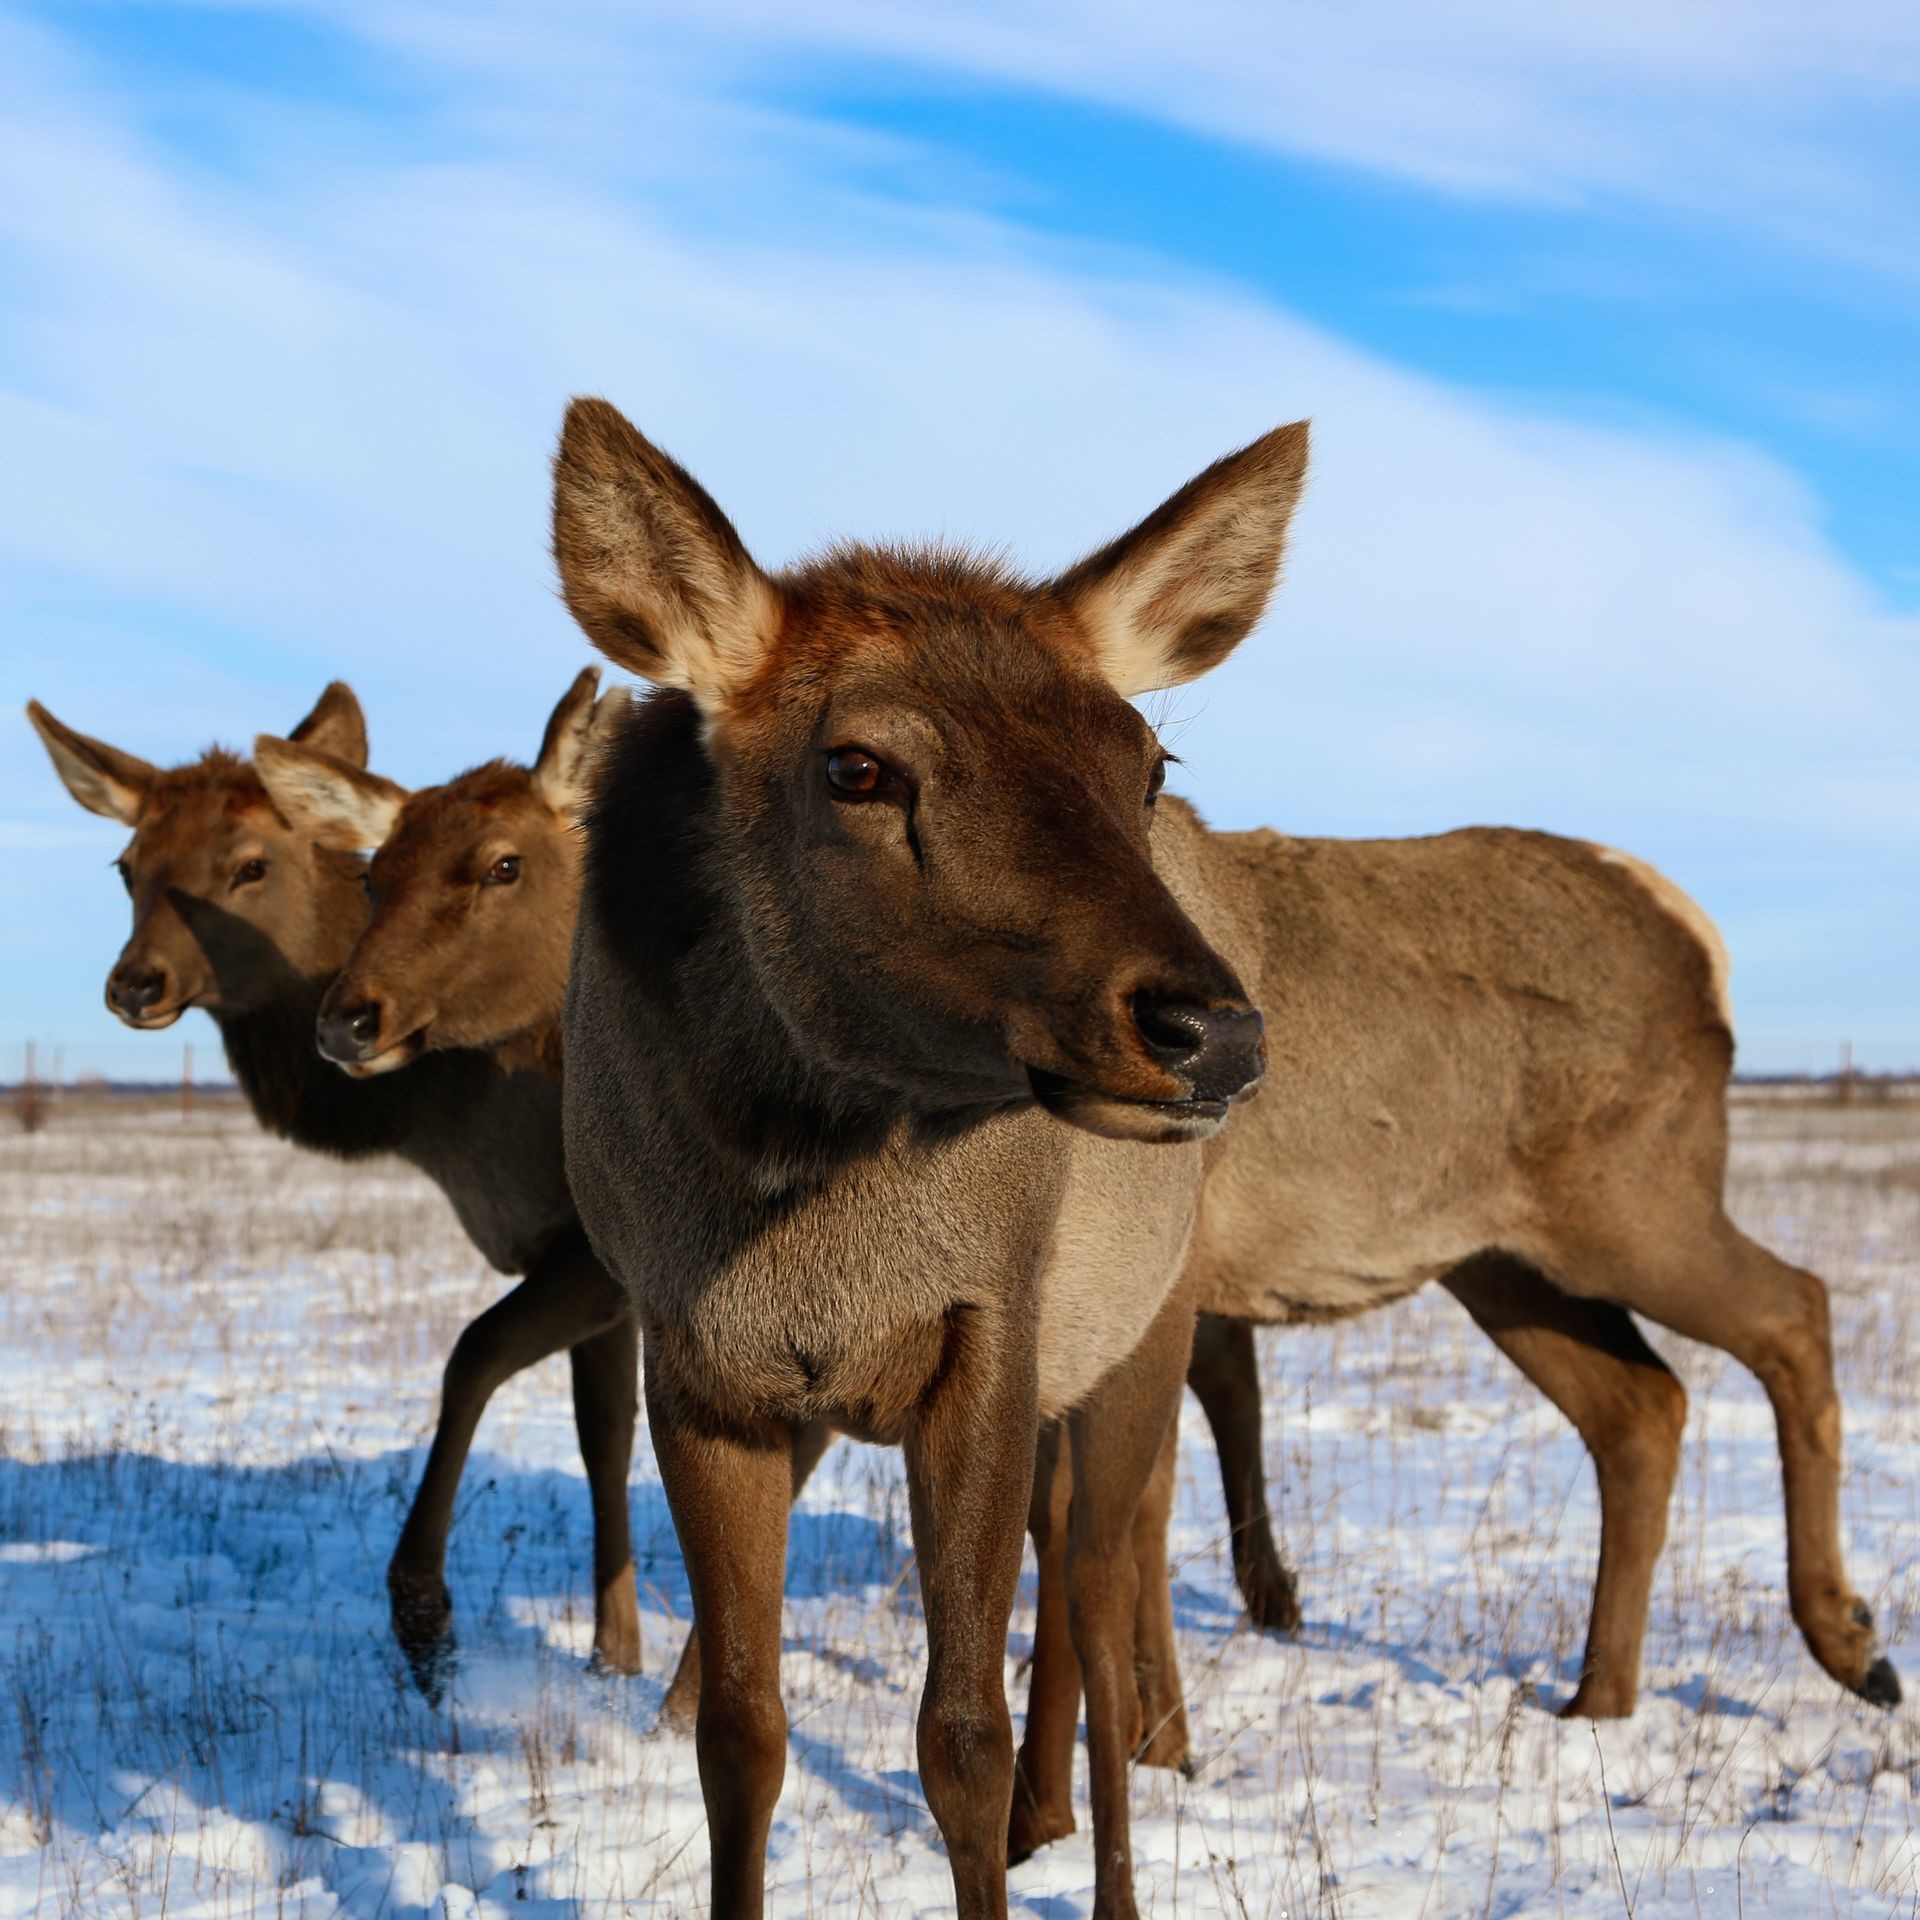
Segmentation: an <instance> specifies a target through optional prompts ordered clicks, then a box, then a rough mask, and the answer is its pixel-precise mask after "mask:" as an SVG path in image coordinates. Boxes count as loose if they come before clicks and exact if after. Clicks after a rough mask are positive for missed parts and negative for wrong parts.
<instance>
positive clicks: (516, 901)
mask: <svg viewBox="0 0 1920 1920" xmlns="http://www.w3.org/2000/svg"><path fill="white" fill-rule="evenodd" d="M597 678H598V676H597V674H595V673H593V672H591V671H589V672H587V673H583V674H582V675H581V676H580V678H579V679H578V680H577V681H576V682H575V684H574V686H573V687H572V689H571V690H570V691H569V692H568V694H567V695H566V697H565V698H564V699H563V700H562V701H561V703H560V706H559V707H558V708H557V709H556V710H555V712H554V715H553V718H552V720H551V721H550V722H549V724H548V729H547V740H546V744H545V745H544V747H543V748H542V752H541V757H540V760H539V761H538V762H537V763H536V764H535V765H534V766H532V767H524V766H519V765H516V764H514V763H513V762H510V761H505V760H492V761H489V762H487V763H486V764H485V765H484V766H480V767H475V768H473V769H471V770H470V771H468V772H466V773H463V774H461V775H459V776H458V777H457V778H455V779H453V780H449V781H447V782H445V783H444V784H442V785H438V786H431V787H420V788H416V789H414V790H413V791H411V792H408V791H407V790H405V789H404V788H402V787H400V786H398V785H397V784H396V783H395V782H393V781H391V780H388V779H385V778H383V777H382V776H380V775H379V774H375V773H369V772H367V771H366V770H365V769H364V768H362V767H359V766H356V765H354V764H352V763H351V762H349V761H346V760H343V759H342V758H340V757H339V756H338V755H336V754H330V753H327V752H326V751H324V750H323V749H320V748H317V747H315V746H313V745H312V744H311V743H298V742H293V741H287V740H280V739H276V738H275V737H274V736H272V735H270V734H262V735H261V736H260V738H259V739H258V740H256V741H255V742H254V763H255V765H256V766H257V767H258V768H259V771H260V776H261V778H262V780H263V781H264V782H265V784H266V787H267V790H268V792H269V793H270V794H271V795H272V796H273V800H274V803H275V805H276V806H277V807H278V808H279V810H280V812H281V813H282V814H283V815H284V816H285V817H286V818H287V819H288V820H289V821H291V822H292V823H293V824H294V825H295V826H296V827H298V828H300V829H301V830H302V831H303V832H305V833H307V834H308V835H310V836H311V837H312V838H314V839H315V840H316V841H317V842H319V843H320V844H321V845H326V846H355V847H362V846H364V847H369V848H371V849H372V850H373V851H372V858H371V861H370V862H369V866H368V870H367V892H368V895H369V897H370V898H371V900H372V902H373V911H372V917H371V918H370V919H369V921H368V923H367V926H366V928H365V931H364V932H362V934H361V935H360V938H359V940H358V942H357V943H356V945H355V947H354V949H353V952H352V953H351V955H350V956H349V957H348V958H347V960H346V961H345V963H344V964H343V965H342V966H341V968H340V970H339V972H338V974H337V975H336V976H335V978H334V981H333V984H332V985H331V986H330V987H329V988H328V990H327V994H326V997H325V999H324V1000H322V1002H321V1003H320V1009H319V1020H318V1031H319V1034H320V1048H321V1051H322V1052H323V1053H325V1054H326V1055H327V1056H328V1057H329V1058H332V1059H334V1060H336V1061H338V1062H340V1063H341V1064H342V1065H344V1066H346V1067H347V1069H348V1071H350V1072H360V1073H365V1072H367V1071H369V1070H371V1069H374V1068H384V1067H386V1066H388V1065H390V1064H391V1065H397V1064H400V1063H402V1062H404V1061H409V1060H413V1059H416V1058H418V1057H419V1056H420V1055H421V1054H422V1053H425V1052H430V1051H432V1050H434V1049H436V1048H440V1047H471V1048H477V1049H480V1050H483V1051H485V1052H488V1053H490V1054H492V1055H493V1057H494V1058H495V1059H496V1060H497V1061H499V1062H500V1063H501V1064H502V1065H511V1064H514V1063H520V1062H531V1063H534V1064H535V1065H536V1066H537V1067H538V1069H539V1070H540V1071H543V1072H547V1073H550V1074H552V1075H554V1076H555V1077H556V1078H557V1077H558V1076H559V1073H560V1069H561V1060H562V1047H561V1037H560V1017H561V1010H562V1006H563V1003H564V1000H565V997H566V987H567V968H568V961H569V959H570V956H571V951H572V944H573V928H574V921H575V918H576V916H577V913H578V910H579V892H580V860H579V849H580V836H579V834H578V832H577V830H576V828H575V826H574V823H573V818H572V811H571V807H570V806H568V807H561V808H556V806H555V804H554V793H553V791H552V789H553V786H554V782H555V779H556V775H555V771H554V767H555V763H556V761H557V759H558V757H559V755H560V754H561V753H562V752H563V751H567V750H568V749H567V743H568V742H576V743H577V744H575V745H574V746H573V747H572V748H571V751H572V752H573V753H575V754H577V755H578V756H580V760H581V762H584V758H585V756H586V754H587V751H588V742H587V740H586V738H585V736H584V727H585V725H586V721H587V716H588V713H589V710H590V709H592V708H593V695H594V688H595V683H596V681H597ZM623 698H624V696H622V695H618V694H610V695H608V696H607V697H606V698H605V699H604V700H602V701H601V702H600V703H599V707H598V709H597V710H594V711H593V714H592V726H593V729H594V731H595V733H596V734H598V735H601V736H603V737H604V736H605V734H606V733H607V731H608V718H607V716H608V714H609V712H611V711H612V710H613V709H614V705H615V703H616V702H618V701H620V700H622V699H623ZM560 777H561V778H563V779H564V780H565V782H566V783H567V787H568V792H569V794H571V793H572V792H573V791H574V790H576V789H577V788H578V787H579V785H580V784H581V783H582V781H583V778H584V775H583V772H582V770H581V765H580V764H575V763H574V762H571V761H569V762H567V763H565V766H564V772H563V774H562V775H561V776H560ZM579 1305H580V1309H581V1311H582V1312H583V1313H584V1314H587V1315H588V1316H590V1317H593V1318H596V1319H597V1318H598V1316H599V1315H600V1314H601V1313H602V1311H603V1302H602V1300H601V1297H600V1294H599V1292H598V1291H595V1292H593V1293H590V1294H588V1295H587V1296H585V1297H583V1298H582V1299H581V1301H580V1302H579ZM564 1307H565V1302H564V1299H563V1298H561V1297H560V1296H559V1295H558V1293H557V1291H556V1293H555V1295H554V1296H553V1298H552V1311H553V1312H554V1313H555V1314H560V1313H562V1312H563V1311H564ZM1245 1334H1246V1329H1245V1328H1243V1327H1228V1326H1226V1325H1225V1324H1224V1323H1222V1324H1219V1325H1215V1324H1214V1323H1211V1322H1210V1323H1209V1324H1208V1326H1207V1328H1206V1331H1205V1337H1204V1339H1203V1340H1202V1341H1200V1342H1197V1343H1196V1353H1195V1359H1194V1364H1193V1366H1192V1368H1191V1369H1190V1371H1189V1384H1190V1385H1192V1386H1193V1387H1194V1388H1195V1390H1196V1392H1197V1393H1198V1394H1199V1395H1200V1397H1201V1400H1202V1403H1203V1405H1204V1406H1205V1407H1206V1409H1207V1410H1208V1411H1209V1413H1210V1414H1211V1415H1213V1416H1215V1419H1216V1430H1217V1431H1218V1432H1219V1434H1220V1437H1221V1453H1222V1471H1223V1477H1224V1478H1225V1480H1226V1481H1227V1483H1228V1485H1229V1486H1230V1487H1231V1486H1232V1485H1234V1484H1236V1475H1242V1476H1244V1474H1245V1473H1246V1472H1247V1468H1246V1467H1245V1465H1244V1463H1243V1462H1241V1461H1238V1460H1236V1458H1235V1456H1234V1453H1233V1448H1234V1447H1235V1446H1236V1445H1240V1446H1242V1447H1243V1448H1251V1450H1252V1452H1253V1454H1254V1455H1255V1456H1256V1457H1257V1449H1258V1444H1259V1398H1258V1389H1257V1385H1256V1387H1255V1389H1254V1393H1253V1395H1252V1397H1251V1398H1250V1399H1248V1398H1247V1397H1245V1396H1244V1395H1242V1396H1241V1397H1240V1398H1239V1399H1237V1400H1234V1399H1233V1398H1232V1395H1233V1387H1234V1377H1233V1370H1234V1369H1235V1368H1236V1367H1237V1365H1238V1356H1236V1355H1233V1354H1232V1352H1231V1348H1232V1345H1233V1343H1234V1341H1235V1339H1236V1338H1242V1339H1243V1338H1244V1337H1245ZM1249 1355H1250V1349H1249ZM1229 1404H1230V1405H1231V1406H1232V1414H1231V1417H1230V1418H1229V1417H1227V1415H1226V1414H1224V1413H1223V1412H1222V1409H1223V1407H1225V1406H1227V1405H1229ZM831 1437H832V1436H831V1433H830V1431H829V1430H828V1428H827V1427H825V1426H824V1425H820V1424H817V1423H816V1424H814V1425H811V1426H809V1427H807V1428H805V1429H804V1430H803V1431H802V1433H801V1435H800V1437H799V1439H798V1440H797V1442H796V1445H795V1449H794V1461H793V1484H794V1489H795V1491H796V1492H797V1491H798V1490H799V1488H800V1486H801V1485H802V1484H804V1482H805V1480H806V1477H807V1475H808V1474H809V1473H810V1472H811V1470H812V1468H813V1467H814V1465H815V1464H817V1462H818V1460H819V1458H820V1455H821V1453H822V1452H823V1451H824V1450H825V1447H826V1445H827V1443H828V1441H829V1440H830V1439H831ZM583 1444H584V1442H583ZM1049 1458H1051V1455H1049ZM1249 1498H1251V1492H1250V1494H1249ZM1241 1504H1242V1505H1243V1506H1245V1505H1246V1504H1247V1501H1242V1503H1241ZM1234 1541H1235V1553H1236V1565H1238V1566H1239V1567H1240V1568H1241V1572H1242V1584H1243V1586H1245V1587H1246V1588H1247V1590H1248V1592H1249V1594H1250V1596H1251V1597H1252V1599H1253V1602H1254V1605H1255V1607H1256V1609H1258V1610H1257V1611H1256V1616H1255V1617H1256V1618H1257V1619H1260V1620H1262V1621H1263V1623H1265V1624H1275V1623H1276V1622H1275V1620H1274V1615H1275V1613H1276V1612H1277V1611H1280V1610H1281V1609H1283V1608H1285V1607H1287V1606H1290V1605H1291V1604H1292V1599H1293V1586H1292V1579H1291V1576H1290V1575H1288V1574H1287V1573H1286V1572H1285V1570H1284V1569H1283V1568H1282V1567H1281V1566H1280V1563H1279V1559H1278V1555H1277V1553H1276V1552H1275V1551H1274V1548H1273V1545H1272V1540H1271V1536H1270V1534H1267V1533H1266V1531H1265V1526H1264V1514H1259V1515H1257V1516H1256V1518H1255V1523H1254V1524H1253V1525H1251V1526H1243V1527H1241V1528H1240V1529H1238V1530H1236V1533H1235V1536H1234ZM1153 1551H1154V1553H1155V1554H1156V1555H1158V1554H1159V1553H1160V1552H1161V1551H1162V1548H1161V1545H1160V1543H1159V1541H1158V1540H1157V1539H1156V1540H1155V1541H1154V1544H1153ZM1054 1597H1055V1596H1054V1594H1053V1592H1052V1590H1051V1589H1049V1601H1050V1602H1051V1601H1052V1600H1053V1598H1054ZM1165 1600H1166V1583H1165V1581H1164V1580H1161V1581H1159V1582H1158V1583H1157V1587H1156V1584H1155V1583H1154V1582H1152V1581H1147V1582H1144V1583H1143V1587H1142V1606H1143V1608H1144V1609H1145V1610H1146V1612H1147V1614H1148V1615H1149V1616H1150V1617H1149V1618H1146V1619H1144V1620H1143V1622H1142V1626H1141V1637H1142V1641H1143V1643H1144V1644H1146V1645H1149V1646H1151V1647H1152V1648H1154V1649H1155V1656H1156V1657H1155V1659H1154V1662H1153V1665H1154V1671H1155V1672H1156V1674H1158V1675H1162V1676H1164V1679H1163V1682H1162V1684H1163V1686H1177V1680H1178V1675H1177V1668H1176V1667H1174V1666H1173V1665H1172V1663H1171V1660H1170V1658H1167V1659H1166V1660H1165V1661H1164V1663H1163V1661H1162V1659H1161V1657H1160V1656H1161V1654H1162V1651H1163V1650H1165V1651H1166V1652H1167V1653H1169V1654H1170V1636H1171V1621H1170V1618H1169V1619H1168V1620H1166V1621H1165V1622H1164V1623H1163V1622H1162V1621H1161V1619H1160V1618H1159V1616H1160V1614H1162V1613H1163V1612H1164V1611H1165V1605H1164V1603H1165ZM1279 1624H1288V1625H1290V1624H1292V1621H1291V1619H1289V1618H1286V1617H1285V1616H1284V1614H1283V1616H1282V1619H1281V1620H1280V1622H1279ZM699 1672H700V1669H699V1660H698V1639H697V1636H691V1637H690V1638H689V1640H688V1643H687V1645H686V1647H685V1649H684V1650H683V1652H682V1656H681V1660H680V1664H679V1667H678V1668H677V1669H676V1671H675V1674H674V1677H673V1680H672V1682H671V1684H670V1685H669V1686H668V1689H667V1693H666V1697H665V1700H664V1701H663V1703H662V1708H661V1713H662V1717H663V1718H664V1719H665V1720H666V1721H667V1722H668V1723H669V1724H672V1725H676V1726H681V1727H685V1728H687V1729H691V1727H692V1725H693V1720H694V1710H695V1707H696V1705H697V1702H698V1697H699ZM1077 1706H1078V1690H1077V1687H1076V1688H1075V1690H1074V1692H1073V1695H1072V1698H1071V1699H1069V1700H1067V1701H1066V1702H1065V1704H1064V1711H1065V1713H1066V1716H1067V1725H1066V1727H1065V1729H1064V1734H1065V1738H1066V1740H1067V1742H1068V1743H1069V1744H1070V1743H1071V1740H1072V1738H1073V1732H1074V1727H1073V1722H1074V1721H1075V1720H1076V1719H1077ZM1168 1718H1169V1722H1170V1724H1171V1723H1172V1719H1173V1716H1171V1715H1169V1716H1168ZM1162 1745H1163V1746H1165V1747H1166V1748H1167V1755H1166V1763H1167V1764H1175V1763H1177V1762H1178V1761H1179V1760H1181V1759H1182V1758H1184V1756H1185V1751H1186V1746H1185V1739H1184V1723H1181V1730H1180V1736H1179V1737H1178V1738H1177V1739H1175V1740H1173V1741H1171V1742H1169V1741H1166V1740H1164V1738H1163V1741H1162Z"/></svg>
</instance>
